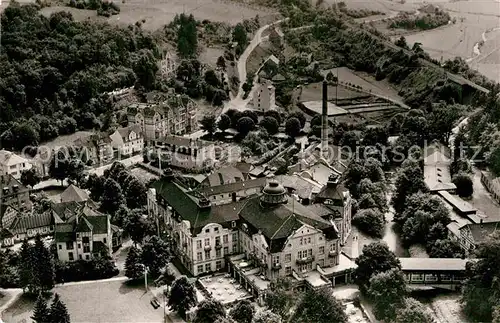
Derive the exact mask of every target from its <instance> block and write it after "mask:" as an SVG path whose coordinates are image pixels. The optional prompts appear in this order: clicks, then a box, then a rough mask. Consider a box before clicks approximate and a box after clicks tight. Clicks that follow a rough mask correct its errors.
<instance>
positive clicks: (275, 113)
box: [264, 110, 283, 124]
mask: <svg viewBox="0 0 500 323" xmlns="http://www.w3.org/2000/svg"><path fill="white" fill-rule="evenodd" d="M264 117H273V118H274V119H276V121H278V124H281V122H282V121H283V120H282V118H281V115H280V113H279V112H278V111H276V110H267V111H266V112H264Z"/></svg>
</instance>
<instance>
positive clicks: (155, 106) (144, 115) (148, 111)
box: [127, 94, 198, 142]
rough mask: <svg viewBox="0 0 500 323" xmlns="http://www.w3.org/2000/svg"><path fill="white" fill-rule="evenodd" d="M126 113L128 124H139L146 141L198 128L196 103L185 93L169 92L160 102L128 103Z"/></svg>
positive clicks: (189, 131)
mask: <svg viewBox="0 0 500 323" xmlns="http://www.w3.org/2000/svg"><path fill="white" fill-rule="evenodd" d="M127 115H128V122H129V125H133V124H137V125H139V126H140V127H141V130H142V134H143V136H144V139H145V140H146V141H147V142H149V141H150V140H156V139H160V138H163V137H165V136H166V135H168V134H175V135H181V134H185V133H191V132H193V131H196V130H197V129H198V121H197V119H196V103H195V102H194V101H193V100H192V99H190V98H189V97H188V96H186V95H175V94H170V95H168V97H167V98H166V99H165V100H162V102H160V103H136V104H133V105H130V106H129V107H128V108H127Z"/></svg>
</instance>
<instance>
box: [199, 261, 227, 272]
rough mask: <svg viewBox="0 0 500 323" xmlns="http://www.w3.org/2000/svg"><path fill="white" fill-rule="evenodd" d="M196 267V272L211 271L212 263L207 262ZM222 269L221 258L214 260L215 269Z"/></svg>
mask: <svg viewBox="0 0 500 323" xmlns="http://www.w3.org/2000/svg"><path fill="white" fill-rule="evenodd" d="M197 269H198V274H202V273H204V272H207V273H208V272H211V271H212V263H208V264H205V266H203V265H198V267H197ZM220 269H222V260H217V261H216V262H215V270H220Z"/></svg>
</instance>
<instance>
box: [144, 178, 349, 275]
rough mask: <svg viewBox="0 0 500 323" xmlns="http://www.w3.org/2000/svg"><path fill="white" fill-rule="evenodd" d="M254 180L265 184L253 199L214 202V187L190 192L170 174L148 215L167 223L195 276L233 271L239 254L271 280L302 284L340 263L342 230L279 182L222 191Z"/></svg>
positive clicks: (151, 197)
mask: <svg viewBox="0 0 500 323" xmlns="http://www.w3.org/2000/svg"><path fill="white" fill-rule="evenodd" d="M253 181H259V184H258V185H257V184H256V185H252V192H247V193H248V195H245V196H238V198H231V199H230V200H228V201H225V202H224V203H217V202H215V203H214V202H213V200H212V199H211V198H210V197H209V196H207V195H208V194H206V193H207V192H206V190H207V189H210V188H203V189H200V190H190V189H188V188H185V187H183V185H182V184H181V183H180V182H178V181H177V180H176V179H175V178H174V177H173V176H172V175H171V173H170V172H167V173H166V175H165V176H163V177H162V179H161V180H159V181H158V182H156V183H155V184H154V188H153V189H151V190H150V191H149V192H148V213H149V214H150V216H154V217H157V218H158V221H164V222H165V226H166V227H167V228H168V230H169V231H170V233H171V235H172V237H173V240H174V248H175V250H176V254H177V255H178V257H179V259H180V260H181V262H182V263H183V264H184V266H185V267H186V268H187V269H188V270H189V271H190V272H191V273H192V274H193V275H194V276H199V275H203V274H207V273H212V272H215V271H219V270H222V269H224V268H227V267H228V266H229V263H228V259H230V258H231V257H234V256H236V255H241V257H242V258H245V259H248V261H249V262H251V263H252V264H254V265H255V264H257V267H258V268H259V275H260V276H262V277H265V279H266V280H268V281H269V280H271V279H274V278H277V277H284V276H292V277H295V278H297V279H298V280H302V279H305V277H307V276H308V275H309V274H310V273H312V274H318V272H317V270H318V268H320V270H322V269H325V270H328V268H333V267H335V266H337V265H338V264H339V257H340V244H341V240H340V237H341V236H340V231H339V230H338V229H337V226H336V225H335V224H334V223H333V222H332V221H330V220H329V219H325V218H322V217H321V216H320V215H318V214H316V213H315V209H314V208H309V206H306V205H302V204H300V203H299V202H296V201H295V199H294V198H293V197H291V196H289V195H288V192H287V190H286V189H285V188H284V187H283V186H282V185H281V184H279V183H278V182H277V181H275V180H271V181H269V180H267V179H265V178H264V179H257V180H248V181H245V182H241V183H231V184H227V185H221V187H222V186H228V187H230V186H234V185H236V184H239V185H240V186H241V185H242V184H247V183H249V182H253ZM216 187H217V186H215V187H213V188H216ZM243 191H244V190H243ZM219 193H220V191H219V192H217V194H216V195H220V194H219ZM227 194H228V196H231V193H230V192H229V191H228V192H227ZM233 196H234V195H233ZM215 201H216V200H215ZM318 275H319V274H318ZM327 283H328V282H327V280H326V281H325V284H327Z"/></svg>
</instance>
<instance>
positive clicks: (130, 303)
mask: <svg viewBox="0 0 500 323" xmlns="http://www.w3.org/2000/svg"><path fill="white" fill-rule="evenodd" d="M53 291H54V292H55V293H58V294H59V295H60V296H61V300H62V301H63V302H64V303H65V304H66V306H67V308H68V312H69V314H70V316H71V322H73V323H78V322H120V323H123V322H162V321H163V310H162V308H158V309H157V310H155V309H153V307H152V306H151V305H150V301H151V297H152V296H151V294H149V293H148V294H145V293H144V289H143V288H142V287H129V286H128V285H127V284H125V283H124V282H123V281H111V282H104V283H103V282H100V283H94V282H89V283H84V284H79V285H65V286H60V287H56V288H54V290H53ZM32 309H33V301H32V300H30V299H27V298H25V297H22V298H20V299H19V300H18V301H16V302H15V303H14V304H13V305H12V306H11V307H10V308H9V309H7V310H6V311H5V312H4V313H3V319H4V320H5V322H9V323H10V322H12V323H14V322H31V319H30V316H31V315H32Z"/></svg>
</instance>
